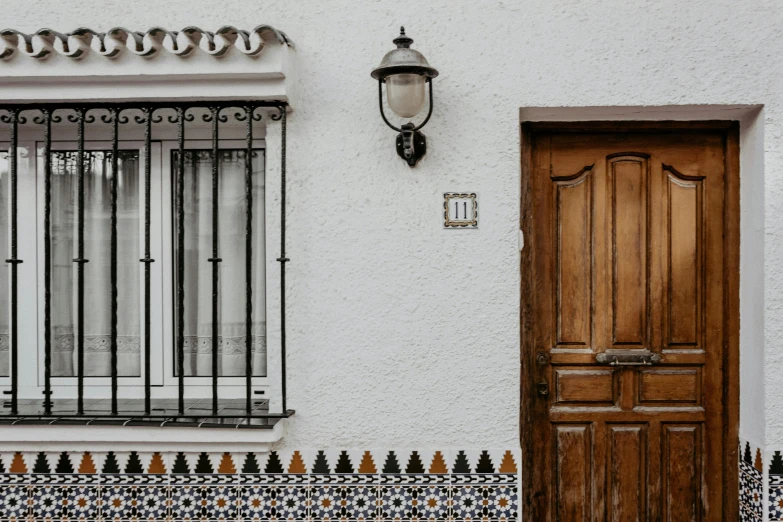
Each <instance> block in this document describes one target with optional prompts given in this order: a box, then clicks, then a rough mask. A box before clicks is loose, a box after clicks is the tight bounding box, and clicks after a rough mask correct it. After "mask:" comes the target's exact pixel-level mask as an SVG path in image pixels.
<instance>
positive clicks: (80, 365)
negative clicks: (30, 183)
mask: <svg viewBox="0 0 783 522" xmlns="http://www.w3.org/2000/svg"><path fill="white" fill-rule="evenodd" d="M84 116H85V110H84V109H83V108H78V109H76V120H77V122H76V129H77V130H76V139H77V141H78V151H77V153H76V161H77V165H76V175H77V178H76V185H77V187H76V190H77V193H78V201H79V207H78V210H77V218H76V219H77V223H76V228H77V254H76V259H74V260H73V261H74V262H75V263H76V269H77V274H76V276H77V279H76V285H77V286H76V293H77V297H76V329H77V339H76V350H77V354H76V360H77V363H76V365H77V368H76V372H77V373H76V375H77V393H78V403H77V409H78V413H79V415H83V414H84Z"/></svg>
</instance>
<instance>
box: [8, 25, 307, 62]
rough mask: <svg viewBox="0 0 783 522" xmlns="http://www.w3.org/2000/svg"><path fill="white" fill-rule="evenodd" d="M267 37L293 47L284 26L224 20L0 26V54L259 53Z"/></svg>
mask: <svg viewBox="0 0 783 522" xmlns="http://www.w3.org/2000/svg"><path fill="white" fill-rule="evenodd" d="M270 42H277V43H279V44H281V45H287V46H289V47H291V48H294V44H293V42H292V41H291V40H290V39H289V38H288V36H287V35H286V34H285V33H284V32H282V31H278V30H277V29H275V28H274V27H272V26H270V25H259V26H256V27H255V28H254V29H252V30H250V31H246V30H243V29H237V28H236V27H233V26H231V25H224V26H223V27H221V28H220V29H218V30H217V31H215V32H214V33H213V32H210V31H204V30H202V29H200V28H198V27H194V26H190V27H185V28H184V29H182V30H181V31H169V30H167V29H164V28H162V27H153V28H151V29H149V30H148V31H146V32H143V33H142V32H139V31H129V30H128V29H125V28H124V27H114V28H112V29H109V30H108V31H107V32H105V33H99V32H97V31H94V30H92V29H90V28H87V27H80V28H78V29H76V30H75V31H72V32H70V33H60V32H58V31H54V30H52V29H39V30H38V31H36V32H34V33H32V34H27V33H23V32H21V31H17V30H16V29H3V30H2V31H0V60H10V59H12V58H13V57H14V56H16V55H17V54H23V55H25V56H29V57H31V58H35V59H37V60H45V59H47V58H49V57H50V56H52V55H54V54H55V53H56V54H59V55H62V56H66V57H68V58H72V59H74V60H80V59H82V58H84V57H85V56H87V55H89V54H90V53H91V52H93V53H97V54H99V55H101V56H105V57H107V58H115V57H117V56H119V55H120V54H122V53H124V52H129V53H131V54H135V55H137V56H142V57H145V58H150V57H154V56H156V55H158V54H160V53H161V51H166V52H168V53H170V54H173V55H175V56H180V57H185V56H188V55H190V54H192V53H193V52H194V51H196V50H199V51H201V52H204V53H206V54H209V55H212V56H215V57H220V56H223V55H225V54H226V53H227V52H228V51H229V50H231V49H232V48H234V49H236V50H237V51H239V52H241V53H242V54H245V55H247V56H257V55H258V54H259V53H260V52H261V51H262V50H263V49H264V46H265V45H266V44H267V43H270Z"/></svg>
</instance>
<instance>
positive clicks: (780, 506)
mask: <svg viewBox="0 0 783 522" xmlns="http://www.w3.org/2000/svg"><path fill="white" fill-rule="evenodd" d="M769 456H770V459H769V468H767V469H768V472H769V486H768V488H767V506H768V512H769V520H770V522H778V521H781V520H783V455H782V454H781V452H780V451H771V452H769Z"/></svg>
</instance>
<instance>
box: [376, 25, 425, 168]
mask: <svg viewBox="0 0 783 522" xmlns="http://www.w3.org/2000/svg"><path fill="white" fill-rule="evenodd" d="M393 42H394V43H395V44H396V45H397V48H396V49H394V50H392V51H389V52H388V53H386V56H384V57H383V60H381V65H379V66H378V67H377V68H376V69H375V70H374V71H373V72H372V77H373V78H375V79H376V80H378V104H379V105H380V108H381V117H382V118H383V121H385V122H386V125H388V126H389V127H391V128H392V129H394V130H395V131H397V132H399V134H398V135H397V154H399V155H400V157H401V158H402V159H404V160H405V161H407V162H408V165H409V166H411V167H413V166H415V165H416V163H417V162H418V161H419V160H420V159H421V158H422V157H423V156H424V154H426V153H427V139H426V138H425V137H424V134H422V133H421V132H419V130H420V129H421V128H422V127H424V126H425V125H426V124H427V122H428V121H430V116H432V79H433V78H435V77H436V76H438V71H437V70H436V69H435V68H433V67H430V64H429V63H427V59H426V58H424V55H422V54H421V53H420V52H419V51H416V50H414V49H411V44H412V43H413V39H412V38H410V37H408V36H405V28H404V27H400V36H398V37H397V38H395V39H394V40H393ZM384 83H385V84H386V100H387V101H388V103H389V107H390V108H391V110H392V111H394V113H395V114H397V116H400V117H402V118H413V117H415V116H416V115H417V114H419V113H420V112H421V110H422V109H423V108H424V102H425V94H424V84H425V83H429V84H430V109H429V111H428V112H427V117H426V118H424V121H423V122H421V123H420V124H419V125H414V124H413V122H411V121H409V122H408V123H404V124H403V125H402V126H401V127H395V126H394V125H392V124H391V123H390V122H389V120H388V119H387V118H386V114H384V112H383V84H384Z"/></svg>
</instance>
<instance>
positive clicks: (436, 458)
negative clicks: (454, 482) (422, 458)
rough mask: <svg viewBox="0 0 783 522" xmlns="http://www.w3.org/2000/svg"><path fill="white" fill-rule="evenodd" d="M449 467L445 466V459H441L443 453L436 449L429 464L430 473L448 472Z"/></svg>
mask: <svg viewBox="0 0 783 522" xmlns="http://www.w3.org/2000/svg"><path fill="white" fill-rule="evenodd" d="M448 472H449V468H448V467H447V466H446V461H445V460H444V459H443V453H441V452H440V451H436V452H435V455H433V456H432V463H431V464H430V473H436V474H438V475H442V474H444V473H448Z"/></svg>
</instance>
